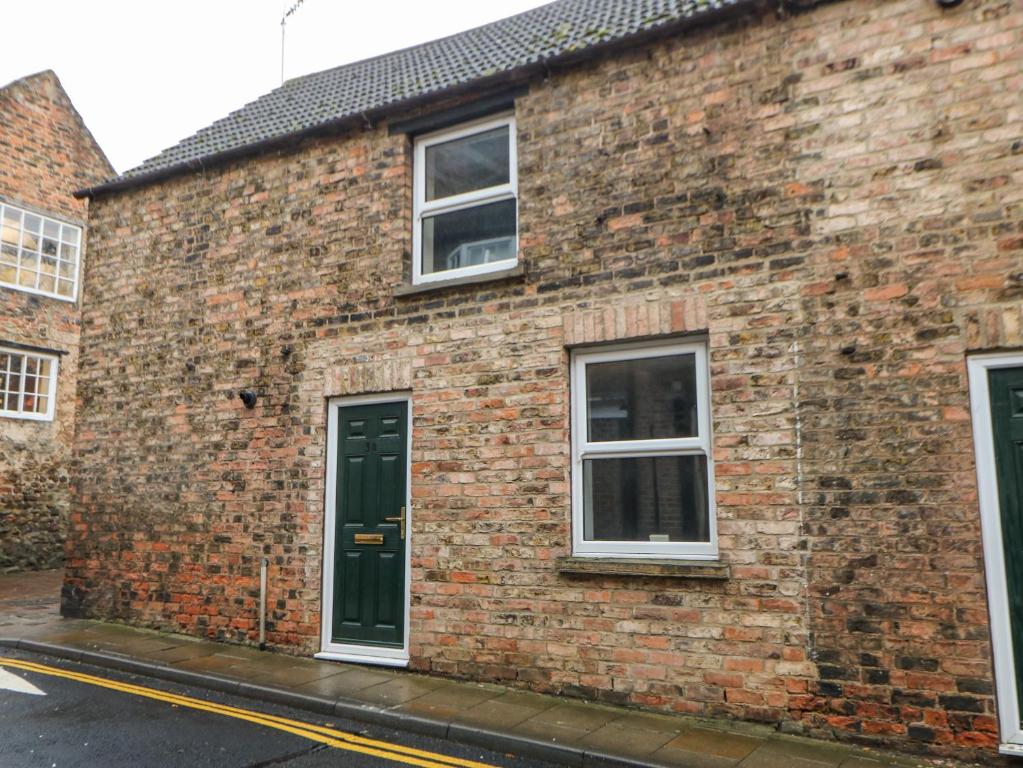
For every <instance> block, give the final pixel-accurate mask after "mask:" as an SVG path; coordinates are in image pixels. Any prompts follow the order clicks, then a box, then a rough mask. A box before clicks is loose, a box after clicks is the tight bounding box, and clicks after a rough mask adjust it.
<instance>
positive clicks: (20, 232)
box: [0, 204, 82, 301]
mask: <svg viewBox="0 0 1023 768" xmlns="http://www.w3.org/2000/svg"><path fill="white" fill-rule="evenodd" d="M81 241H82V230H81V227H76V226H74V225H73V224H65V223H63V222H60V221H56V220H54V219H50V218H47V217H46V216H40V215H39V214H37V213H32V212H31V211H25V210H22V209H21V208H15V207H14V206H13V205H7V204H3V205H0V286H7V287H9V288H17V289H19V290H23V291H29V292H31V293H41V294H45V295H46V296H54V297H56V298H58V299H64V300H66V301H74V300H75V296H76V295H77V286H78V263H79V259H78V254H79V250H80V248H81Z"/></svg>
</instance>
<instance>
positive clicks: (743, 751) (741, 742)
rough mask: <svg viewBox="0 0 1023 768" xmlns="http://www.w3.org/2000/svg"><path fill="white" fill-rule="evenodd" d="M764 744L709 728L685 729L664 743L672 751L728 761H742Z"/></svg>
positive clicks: (747, 737) (761, 740) (740, 735)
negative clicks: (722, 758) (677, 750)
mask: <svg viewBox="0 0 1023 768" xmlns="http://www.w3.org/2000/svg"><path fill="white" fill-rule="evenodd" d="M765 743H766V742H765V741H764V740H763V739H757V738H754V737H752V736H744V735H742V734H738V733H722V732H721V731H715V730H711V729H709V728H686V729H684V730H683V731H682V732H681V733H680V734H679V735H678V736H676V737H675V738H674V739H670V740H669V741H667V742H666V744H667V746H669V747H671V748H672V749H681V750H685V751H687V752H700V753H702V754H706V755H713V756H714V757H724V758H728V759H729V760H742V759H743V758H744V757H746V756H748V755H749V754H750V753H752V752H753V751H754V750H756V749H757V748H758V747H761V746H763V745H764V744H765Z"/></svg>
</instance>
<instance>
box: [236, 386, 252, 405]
mask: <svg viewBox="0 0 1023 768" xmlns="http://www.w3.org/2000/svg"><path fill="white" fill-rule="evenodd" d="M238 397H239V398H240V399H241V401H242V403H243V404H244V405H245V407H246V408H255V407H256V393H255V392H253V391H252V390H251V389H243V390H242V391H241V392H239V393H238Z"/></svg>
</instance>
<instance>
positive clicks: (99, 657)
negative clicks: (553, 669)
mask: <svg viewBox="0 0 1023 768" xmlns="http://www.w3.org/2000/svg"><path fill="white" fill-rule="evenodd" d="M0 647H2V648H13V649H17V650H21V651H29V652H32V653H41V654H45V655H47V656H54V657H57V658H60V659H66V660H68V661H77V662H82V663H86V664H93V665H95V666H97V667H104V668H106V669H113V670H117V671H120V672H128V673H130V674H137V675H143V676H146V677H153V678H156V679H159V680H167V681H169V682H174V683H181V684H184V685H193V686H195V687H197V688H205V689H207V690H212V691H218V692H220V693H228V694H232V695H236V696H242V697H244V698H248V699H253V700H256V701H268V702H271V703H274V704H280V705H283V706H288V707H294V708H295V709H301V710H304V711H307V712H314V713H316V714H320V715H334V716H336V717H344V718H346V719H349V720H355V721H356V722H362V723H368V724H370V725H379V726H384V727H387V728H393V729H395V730H402V731H409V732H412V733H416V734H420V735H424V736H433V737H435V738H441V739H446V740H448V741H454V742H458V743H462V744H469V745H472V746H475V747H482V748H484V749H490V750H494V751H498V752H510V753H514V754H516V755H521V756H523V757H532V758H535V759H539V760H548V761H550V762H556V763H560V764H562V765H570V766H575V767H576V768H578V767H580V766H624V765H629V766H636V768H663V766H662V765H660V764H656V763H644V762H637V761H635V760H629V759H626V758H618V757H615V756H614V755H607V754H602V753H599V752H591V751H589V750H586V749H581V748H579V747H573V746H570V745H564V744H554V743H551V742H548V741H542V740H539V739H531V738H526V737H522V736H513V735H510V734H506V733H500V732H498V731H486V730H481V729H478V728H473V727H471V726H465V725H461V724H458V723H452V722H451V721H449V720H443V719H436V718H430V717H422V716H420V715H410V714H406V713H403V712H396V711H393V710H389V709H381V708H380V707H374V706H370V705H368V704H363V703H361V702H357V701H352V700H347V699H328V698H323V697H320V696H310V695H306V694H301V693H294V692H293V691H288V690H285V689H282V688H274V687H272V686H263V685H253V684H251V683H243V682H240V681H238V680H231V679H229V678H226V677H220V676H219V675H211V674H205V673H202V672H190V671H188V670H184V669H177V668H175V667H169V666H167V665H164V664H153V663H150V662H145V661H138V660H136V659H131V658H128V657H126V656H120V655H116V654H112V653H103V652H99V651H85V650H81V649H79V648H72V647H70V646H65V645H58V644H55V643H44V642H38V641H35V640H23V639H17V638H4V637H0Z"/></svg>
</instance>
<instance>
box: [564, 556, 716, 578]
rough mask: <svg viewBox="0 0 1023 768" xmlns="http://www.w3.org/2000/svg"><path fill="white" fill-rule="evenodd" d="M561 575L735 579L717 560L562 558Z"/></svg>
mask: <svg viewBox="0 0 1023 768" xmlns="http://www.w3.org/2000/svg"><path fill="white" fill-rule="evenodd" d="M557 566H558V572H559V573H564V574H570V575H573V576H657V577H661V578H668V579H711V580H724V579H728V578H730V577H731V568H730V567H729V566H728V564H727V563H721V562H717V561H715V560H682V559H680V560H669V559H659V560H653V559H641V558H624V557H622V558H610V557H608V558H604V557H562V558H559V559H558V561H557Z"/></svg>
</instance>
